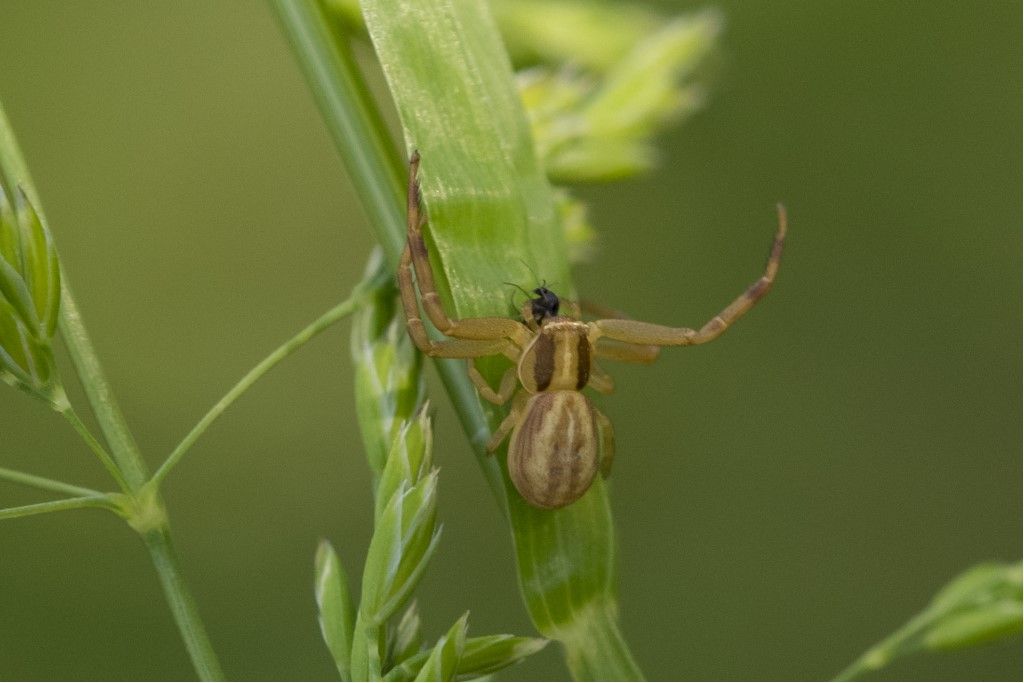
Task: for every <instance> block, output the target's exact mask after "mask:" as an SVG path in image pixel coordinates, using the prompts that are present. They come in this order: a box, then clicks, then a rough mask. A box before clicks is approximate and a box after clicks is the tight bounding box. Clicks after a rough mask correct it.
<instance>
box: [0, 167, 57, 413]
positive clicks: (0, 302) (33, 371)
mask: <svg viewBox="0 0 1024 683" xmlns="http://www.w3.org/2000/svg"><path fill="white" fill-rule="evenodd" d="M59 311H60V264H59V262H58V261H57V251H56V249H55V248H54V245H53V239H52V238H51V236H50V232H49V231H48V230H47V229H46V226H45V225H43V221H42V219H41V218H40V216H39V214H38V213H37V212H36V210H35V208H34V207H33V206H32V203H31V202H30V201H29V200H28V197H26V195H25V193H24V192H22V191H21V189H20V188H18V189H17V190H14V191H12V190H11V188H9V187H6V186H5V185H3V184H2V183H0V379H3V380H4V381H5V382H7V383H8V384H12V385H14V386H17V387H19V388H21V389H25V390H27V391H29V392H31V393H33V394H35V395H37V396H40V397H43V398H45V399H47V400H49V401H50V402H53V403H57V402H59V397H61V396H63V390H62V389H61V387H60V379H59V377H58V376H57V373H56V368H55V367H54V363H53V351H52V349H51V340H52V339H53V334H54V332H55V331H56V329H57V319H58V314H59Z"/></svg>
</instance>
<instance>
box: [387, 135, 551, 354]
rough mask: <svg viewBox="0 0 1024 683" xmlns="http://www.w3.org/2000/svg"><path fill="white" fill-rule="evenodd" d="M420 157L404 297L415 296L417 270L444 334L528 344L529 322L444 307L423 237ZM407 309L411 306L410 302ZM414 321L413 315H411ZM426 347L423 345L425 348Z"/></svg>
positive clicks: (402, 268) (412, 183)
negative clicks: (451, 312)
mask: <svg viewBox="0 0 1024 683" xmlns="http://www.w3.org/2000/svg"><path fill="white" fill-rule="evenodd" d="M419 162H420V157H419V154H418V153H415V152H414V153H413V155H412V158H411V159H410V160H409V188H408V194H407V197H406V231H407V240H406V245H405V250H404V251H403V252H402V260H401V263H400V265H399V285H400V287H401V288H402V299H403V302H404V301H405V299H406V298H407V297H406V292H407V291H408V292H409V294H411V295H412V298H415V294H413V287H412V274H411V271H413V270H414V271H415V272H416V282H417V284H418V285H419V290H420V299H421V300H422V302H423V310H424V311H425V312H426V314H427V318H428V319H429V320H430V322H431V323H433V324H434V327H436V328H437V329H438V330H439V331H440V332H441V333H442V334H444V335H447V336H449V337H456V338H459V339H473V340H481V339H487V340H492V339H502V338H507V339H512V340H513V341H515V342H516V343H517V344H518V345H519V346H525V345H526V344H527V343H528V342H529V340H530V337H531V336H532V335H531V334H530V331H529V329H527V327H526V326H525V325H523V324H522V323H520V322H517V321H515V320H512V319H510V318H497V317H495V318H465V319H462V320H458V319H452V318H449V317H448V314H447V313H446V312H445V310H444V305H443V304H442V303H441V298H440V296H438V294H437V287H436V285H435V283H434V274H433V272H432V271H431V269H430V257H429V255H428V253H427V244H426V242H425V241H424V239H423V233H422V232H421V230H420V227H421V225H422V224H423V222H424V218H423V215H422V213H421V211H420V187H419V182H418V181H417V180H416V173H417V171H418V170H419ZM406 312H407V313H408V312H409V306H408V305H406ZM409 317H410V320H411V319H412V318H413V317H418V316H412V315H410V316H409ZM421 348H422V347H421Z"/></svg>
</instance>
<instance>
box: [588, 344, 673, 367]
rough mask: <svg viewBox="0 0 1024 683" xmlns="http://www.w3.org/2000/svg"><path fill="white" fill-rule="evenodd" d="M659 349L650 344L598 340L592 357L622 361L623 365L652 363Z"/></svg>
mask: <svg viewBox="0 0 1024 683" xmlns="http://www.w3.org/2000/svg"><path fill="white" fill-rule="evenodd" d="M659 353H661V347H658V346H653V345H650V344H630V343H627V342H621V341H615V340H614V339H598V340H597V344H596V345H595V347H594V355H595V356H597V357H598V358H608V359H610V360H617V361H622V362H623V363H644V364H648V363H653V362H654V361H655V360H657V359H658V354H659Z"/></svg>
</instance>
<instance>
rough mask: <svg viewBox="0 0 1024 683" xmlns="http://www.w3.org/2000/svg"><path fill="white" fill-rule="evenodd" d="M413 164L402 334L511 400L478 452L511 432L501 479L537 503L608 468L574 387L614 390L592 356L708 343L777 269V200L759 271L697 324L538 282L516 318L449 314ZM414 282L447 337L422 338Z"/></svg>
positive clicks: (559, 499) (569, 493)
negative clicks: (566, 293) (641, 314)
mask: <svg viewBox="0 0 1024 683" xmlns="http://www.w3.org/2000/svg"><path fill="white" fill-rule="evenodd" d="M418 168H419V154H418V153H416V152H414V153H413V155H412V157H411V159H410V161H409V186H408V198H407V229H408V236H407V237H408V238H407V241H406V245H405V249H404V251H403V252H402V258H401V262H400V264H399V268H398V284H399V289H400V291H401V296H402V305H403V308H404V309H405V315H406V317H407V319H408V320H407V322H408V328H409V335H410V336H411V337H412V340H413V341H414V342H415V344H416V346H417V347H419V349H420V350H421V351H423V353H425V354H427V355H428V356H434V357H441V358H465V359H467V364H468V371H469V377H470V379H471V380H472V382H473V384H474V385H475V386H476V387H477V390H478V391H479V393H480V396H481V397H483V398H484V399H486V400H487V401H490V402H492V403H494V404H496V405H502V404H505V403H507V402H508V401H509V400H510V399H511V400H512V408H511V410H510V411H509V413H508V416H507V417H505V419H504V420H503V421H502V422H501V424H500V425H499V426H498V428H497V429H496V430H495V432H494V434H493V436H492V437H491V440H490V441H489V442H488V444H487V451H488V452H490V453H493V452H494V451H496V450H497V449H498V447H499V446H500V445H501V443H502V442H503V441H504V440H505V438H506V437H507V436H509V432H511V437H510V441H509V447H508V473H509V477H510V478H511V479H512V483H513V484H514V485H515V487H516V489H517V490H518V491H519V493H520V495H522V497H523V498H524V499H525V500H526V501H527V502H528V503H530V504H531V505H533V506H535V507H538V508H543V509H555V508H560V507H564V506H566V505H569V504H571V503H573V502H575V501H576V500H578V499H579V498H580V497H581V496H582V495H583V494H584V493H586V491H587V489H589V488H590V484H591V482H592V481H593V479H594V476H595V475H596V473H597V472H598V471H600V472H601V473H602V475H603V476H608V473H609V471H610V468H611V463H612V458H613V456H614V438H613V433H612V425H611V422H610V421H609V420H608V418H607V417H605V415H603V414H602V413H601V412H600V411H598V410H597V409H596V408H595V407H594V406H593V405H592V404H591V402H590V400H589V399H588V398H587V397H586V396H585V395H584V394H583V393H582V390H583V389H584V388H585V387H588V386H589V387H591V388H593V389H594V390H595V391H597V392H599V393H605V394H606V393H611V391H612V389H613V382H612V379H611V377H610V376H609V375H607V374H605V372H604V371H603V370H601V368H600V367H598V366H597V364H596V362H595V360H596V359H597V358H608V359H612V360H618V361H625V362H633V363H650V362H652V361H654V359H655V358H656V357H657V355H658V352H659V351H660V347H662V346H689V345H692V344H703V343H705V342H709V341H711V340H712V339H715V338H716V337H718V335H720V334H722V332H724V331H725V329H726V328H727V327H729V325H731V324H732V323H733V322H735V321H736V320H737V319H738V318H739V317H740V316H742V315H743V314H744V313H746V312H747V311H748V310H750V308H751V307H752V306H753V305H754V304H755V303H757V301H758V300H759V299H760V298H761V297H763V296H764V295H765V294H767V293H768V290H769V289H771V286H772V283H773V281H774V280H775V274H776V272H778V269H779V259H780V257H781V255H782V245H783V242H784V240H785V237H786V212H785V209H784V208H783V206H782V205H781V204H780V205H778V221H779V223H778V230H777V232H776V233H775V241H774V242H773V244H772V248H771V252H770V254H769V256H768V263H767V265H766V266H765V270H764V274H763V275H762V276H761V278H760V279H758V280H757V282H755V283H754V284H753V285H751V286H750V287H749V288H748V289H747V290H746V291H745V292H743V293H742V294H740V295H739V297H737V298H736V300H735V301H733V302H732V303H731V304H729V305H728V306H727V307H726V308H725V309H723V310H722V311H721V312H720V313H719V314H718V315H716V316H715V317H713V318H712V319H711V320H709V321H708V322H707V323H705V324H704V326H703V327H701V328H700V329H698V330H694V329H690V328H688V327H666V326H663V325H655V324H653V323H646V322H639V321H636V320H632V319H629V318H627V317H626V316H624V315H622V314H619V313H617V312H615V311H612V310H610V309H605V308H603V307H596V306H587V308H589V309H590V312H593V313H594V314H596V315H600V316H605V317H604V319H601V320H593V321H590V322H584V321H583V320H581V317H582V316H581V315H580V308H579V306H577V305H576V304H575V303H574V302H571V301H567V300H564V299H561V298H559V297H558V295H557V294H555V293H554V292H553V291H551V290H550V289H548V288H547V286H546V285H541V286H539V287H537V288H536V289H534V290H533V292H532V293H533V294H535V295H536V297H534V298H529V299H528V300H527V301H526V302H525V303H524V304H523V306H522V310H521V315H522V320H514V319H512V318H498V317H493V318H465V319H461V320H460V319H453V318H451V317H449V316H448V314H447V313H446V312H445V309H444V306H443V304H442V303H441V299H440V298H439V296H438V294H437V290H436V288H435V285H434V276H433V273H432V272H431V269H430V261H429V258H428V255H427V246H426V243H425V242H424V240H423V233H422V232H421V228H422V226H423V224H424V223H425V217H424V216H423V215H422V213H421V211H420V192H419V183H418V181H417V170H418ZM414 272H415V276H416V284H415V285H414V283H413V273H414ZM417 285H418V288H419V293H420V296H419V301H420V302H422V305H423V310H424V311H425V312H426V314H427V317H428V318H429V320H430V322H431V323H433V324H434V326H435V327H436V328H437V329H438V330H439V331H440V332H441V333H442V334H444V335H445V336H446V337H448V339H444V340H441V341H434V340H432V339H430V337H428V336H427V330H426V328H425V327H424V323H423V320H422V319H421V318H420V308H419V305H418V302H417V297H416V287H417ZM528 296H529V295H528ZM492 355H504V356H506V357H507V358H509V359H510V360H511V361H512V362H513V363H515V365H514V366H513V367H511V368H509V369H508V371H506V373H505V375H504V376H503V377H502V379H501V383H500V386H499V388H498V390H497V391H495V390H494V389H493V388H492V387H491V386H490V385H489V384H488V382H487V380H485V379H484V377H483V376H482V375H481V374H480V372H479V371H478V370H477V369H476V366H475V365H474V362H473V359H474V358H479V357H482V356H492Z"/></svg>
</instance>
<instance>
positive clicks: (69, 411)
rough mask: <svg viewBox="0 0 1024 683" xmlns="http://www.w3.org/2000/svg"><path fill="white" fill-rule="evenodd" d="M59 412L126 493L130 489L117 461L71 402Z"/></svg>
mask: <svg viewBox="0 0 1024 683" xmlns="http://www.w3.org/2000/svg"><path fill="white" fill-rule="evenodd" d="M60 414H61V415H63V416H64V418H65V419H66V420H67V421H68V422H70V423H71V426H72V427H74V428H75V431H76V432H78V435H79V436H81V437H82V439H83V440H84V441H85V443H86V444H88V445H89V448H91V449H92V452H93V453H95V454H96V457H97V458H99V459H100V462H102V463H103V466H104V467H106V468H107V472H109V473H110V476H112V477H113V478H114V481H116V482H117V485H118V486H120V487H121V490H122V491H124V492H125V493H128V492H129V491H130V490H131V489H130V487H129V486H128V482H127V481H125V478H124V475H122V474H121V470H120V469H119V468H118V466H117V463H115V462H114V460H113V458H111V457H110V454H109V453H107V449H106V448H104V447H103V444H101V443H100V442H99V441H97V440H96V437H95V436H93V434H92V432H90V431H89V428H88V427H86V426H85V423H84V422H82V419H81V418H80V417H78V413H76V412H75V409H74V408H72V407H71V404H66V407H64V408H62V409H61V411H60Z"/></svg>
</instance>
